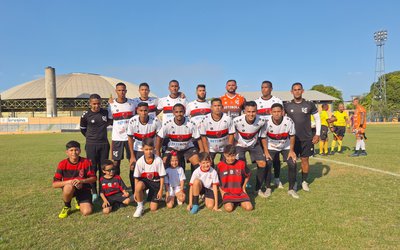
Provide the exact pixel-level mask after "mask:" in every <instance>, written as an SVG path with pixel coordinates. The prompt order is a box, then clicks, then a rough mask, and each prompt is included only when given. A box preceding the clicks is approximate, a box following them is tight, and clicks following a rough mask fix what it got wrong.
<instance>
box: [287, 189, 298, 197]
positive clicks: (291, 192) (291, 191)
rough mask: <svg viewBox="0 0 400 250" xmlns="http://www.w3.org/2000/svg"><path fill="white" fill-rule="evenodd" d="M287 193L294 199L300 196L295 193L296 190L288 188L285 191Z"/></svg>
mask: <svg viewBox="0 0 400 250" xmlns="http://www.w3.org/2000/svg"><path fill="white" fill-rule="evenodd" d="M287 194H288V195H289V196H292V197H293V198H295V199H298V198H300V196H299V195H298V194H297V193H296V191H294V190H293V189H292V190H289V191H288V192H287Z"/></svg>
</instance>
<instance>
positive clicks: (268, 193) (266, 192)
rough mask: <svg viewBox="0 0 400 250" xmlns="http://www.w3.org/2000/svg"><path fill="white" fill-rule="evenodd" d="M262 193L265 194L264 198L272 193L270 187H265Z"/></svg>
mask: <svg viewBox="0 0 400 250" xmlns="http://www.w3.org/2000/svg"><path fill="white" fill-rule="evenodd" d="M264 194H265V198H268V197H270V196H271V194H272V189H270V188H267V189H266V190H265V192H264Z"/></svg>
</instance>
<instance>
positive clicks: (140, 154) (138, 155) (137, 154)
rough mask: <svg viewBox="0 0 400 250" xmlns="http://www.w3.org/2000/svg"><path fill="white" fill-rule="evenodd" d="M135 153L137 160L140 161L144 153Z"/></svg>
mask: <svg viewBox="0 0 400 250" xmlns="http://www.w3.org/2000/svg"><path fill="white" fill-rule="evenodd" d="M133 153H134V154H135V158H136V160H139V158H140V157H142V156H143V155H144V152H143V151H133Z"/></svg>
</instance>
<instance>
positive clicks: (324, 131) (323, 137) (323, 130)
mask: <svg viewBox="0 0 400 250" xmlns="http://www.w3.org/2000/svg"><path fill="white" fill-rule="evenodd" d="M328 131H329V129H328V127H327V126H325V125H321V135H320V139H321V141H325V140H326V139H328Z"/></svg>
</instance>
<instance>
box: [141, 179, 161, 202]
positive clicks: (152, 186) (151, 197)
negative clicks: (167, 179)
mask: <svg viewBox="0 0 400 250" xmlns="http://www.w3.org/2000/svg"><path fill="white" fill-rule="evenodd" d="M139 180H140V181H141V182H143V183H144V186H145V190H147V189H148V190H149V193H148V195H147V200H148V201H151V202H157V203H158V202H160V200H157V193H158V191H160V182H159V181H152V180H149V179H147V178H139Z"/></svg>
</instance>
